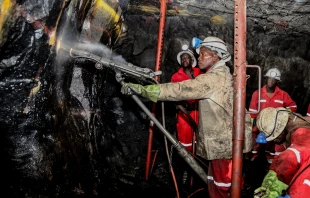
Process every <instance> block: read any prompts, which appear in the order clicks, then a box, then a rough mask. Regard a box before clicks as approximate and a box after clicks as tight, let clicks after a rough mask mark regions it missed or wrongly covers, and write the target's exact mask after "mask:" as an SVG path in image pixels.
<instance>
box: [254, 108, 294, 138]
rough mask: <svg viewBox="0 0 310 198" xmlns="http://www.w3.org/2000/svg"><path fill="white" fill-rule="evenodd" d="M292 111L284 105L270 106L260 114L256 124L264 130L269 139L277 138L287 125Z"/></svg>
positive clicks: (259, 128)
mask: <svg viewBox="0 0 310 198" xmlns="http://www.w3.org/2000/svg"><path fill="white" fill-rule="evenodd" d="M289 114H290V112H289V111H288V110H287V109H286V108H284V107H278V108H273V107H268V108H265V109H263V110H261V112H260V113H259V114H258V116H257V119H256V125H257V128H258V130H259V131H261V132H263V133H264V135H265V136H266V140H267V141H272V140H274V139H276V138H277V137H278V136H279V135H281V133H282V132H283V130H284V128H285V127H286V125H287V121H288V117H289Z"/></svg>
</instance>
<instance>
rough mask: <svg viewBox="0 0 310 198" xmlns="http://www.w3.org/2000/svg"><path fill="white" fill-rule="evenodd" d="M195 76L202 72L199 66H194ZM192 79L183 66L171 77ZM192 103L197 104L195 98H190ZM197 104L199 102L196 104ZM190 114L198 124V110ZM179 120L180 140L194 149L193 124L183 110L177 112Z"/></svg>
mask: <svg viewBox="0 0 310 198" xmlns="http://www.w3.org/2000/svg"><path fill="white" fill-rule="evenodd" d="M193 70H194V77H196V76H198V75H199V74H201V71H200V69H199V68H193ZM189 79H191V78H190V77H189V76H188V75H187V74H186V73H184V71H183V68H180V69H179V70H178V71H177V72H176V73H174V74H173V75H172V77H171V82H181V81H184V80H189ZM187 102H189V103H190V104H191V105H193V106H194V105H195V100H188V101H187ZM196 105H197V104H196ZM190 116H191V117H192V118H193V119H194V120H195V121H196V123H197V124H198V119H199V118H198V110H193V111H191V112H190ZM177 118H178V122H177V125H176V128H177V137H178V140H179V142H180V143H181V144H182V145H183V146H185V148H186V149H187V150H189V151H192V149H193V144H192V142H193V133H194V130H193V128H192V127H191V125H190V124H189V123H188V118H187V117H186V116H185V115H184V113H183V112H182V111H178V113H177Z"/></svg>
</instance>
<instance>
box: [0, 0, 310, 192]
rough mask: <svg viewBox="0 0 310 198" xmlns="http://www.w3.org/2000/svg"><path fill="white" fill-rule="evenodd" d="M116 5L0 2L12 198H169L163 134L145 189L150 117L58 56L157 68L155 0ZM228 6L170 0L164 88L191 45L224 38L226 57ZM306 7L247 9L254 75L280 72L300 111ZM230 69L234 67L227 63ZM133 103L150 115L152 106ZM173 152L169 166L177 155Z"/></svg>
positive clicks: (6, 172) (230, 31) (112, 85)
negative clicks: (81, 54) (79, 54)
mask: <svg viewBox="0 0 310 198" xmlns="http://www.w3.org/2000/svg"><path fill="white" fill-rule="evenodd" d="M118 2H119V4H118V3H117V2H116V1H112V0H96V1H86V0H81V1H78V0H71V1H65V0H49V1H33V0H23V1H17V0H16V1H11V0H3V1H2V2H1V3H0V5H1V10H4V11H2V12H1V13H0V52H1V53H0V60H1V62H0V94H1V97H0V104H1V107H0V131H1V133H0V134H1V137H0V139H1V144H0V145H1V154H2V156H3V160H2V162H3V165H4V168H3V169H2V170H3V174H2V175H3V177H1V178H2V183H4V189H5V192H6V193H9V194H10V195H11V196H10V197H39V196H44V197H111V196H116V197H123V196H128V195H133V196H135V195H137V194H135V193H134V192H136V191H138V192H139V195H140V196H141V194H142V195H143V196H144V195H145V196H148V197H172V196H175V189H174V184H173V182H172V180H171V174H170V172H169V166H168V164H167V156H166V150H165V144H164V136H163V134H162V133H161V132H160V131H159V130H158V129H157V128H156V127H155V128H154V130H155V131H154V139H153V149H154V152H153V155H152V157H154V160H155V161H154V167H152V174H151V177H150V179H149V181H148V182H145V181H144V171H145V160H146V159H145V158H146V150H147V146H148V142H147V141H148V128H149V124H150V121H149V119H148V117H147V116H146V114H145V113H144V112H143V111H142V109H140V108H139V106H138V105H137V104H136V103H135V102H134V101H133V100H132V99H131V98H130V97H125V96H123V95H122V94H121V93H120V85H119V83H117V81H116V80H115V73H114V72H113V71H111V70H108V69H102V70H98V69H96V67H95V63H94V62H93V61H90V60H88V59H83V58H73V57H71V56H70V53H68V51H66V50H62V49H59V48H57V47H59V45H57V43H58V44H59V43H60V44H61V46H64V45H66V46H67V47H72V48H80V49H81V48H82V49H83V50H86V51H89V52H92V53H94V54H96V55H98V56H102V57H105V58H109V59H112V60H113V61H120V62H122V63H126V62H130V63H133V64H134V65H138V66H141V67H147V68H150V69H154V66H155V59H156V48H157V38H158V35H157V33H158V24H159V17H160V12H159V1H151V0H144V1H125V0H122V1H121V0H120V1H118ZM233 3H234V2H233V1H212V0H208V1H197V0H187V1H185V0H184V1H171V3H168V4H167V6H168V7H167V8H168V9H167V19H166V25H165V33H164V45H163V53H162V64H161V70H162V72H163V74H162V76H161V77H160V81H161V82H169V81H170V78H171V75H172V74H173V73H174V72H176V71H177V70H178V68H179V66H178V63H177V61H176V55H177V53H178V52H179V51H180V50H181V46H182V45H183V44H188V45H190V42H191V39H192V38H193V37H198V38H200V39H203V38H205V37H207V36H210V35H212V36H217V37H219V38H222V39H223V40H225V41H226V42H227V45H228V48H229V51H230V52H231V54H233V41H234V25H233V22H234V20H233V19H234V18H233V16H234V10H233V6H234V5H233ZM309 4H310V3H309V2H308V1H301V0H298V1H297V0H296V1H284V2H283V1H267V2H266V1H264V2H261V1H256V0H252V1H247V15H248V17H247V42H246V43H247V62H248V64H250V65H259V66H261V68H262V71H263V73H265V72H266V71H267V70H268V69H269V68H271V67H277V68H279V69H280V71H281V72H282V77H281V84H280V87H281V88H282V89H284V90H285V91H287V92H288V93H289V94H290V95H291V97H292V98H293V99H294V100H295V101H296V103H297V105H298V110H297V111H298V112H299V113H301V114H305V112H306V107H307V106H308V103H309V102H310V88H309V87H310V64H309V61H310V50H309V49H310V47H309V46H310V39H309V34H310V29H309V28H310V27H309V26H308V24H307V23H308V22H309V16H310V15H309V10H310V9H309V6H310V5H309ZM229 66H230V68H231V70H232V69H233V63H232V62H229ZM247 73H248V74H249V75H250V76H251V77H250V79H249V80H248V81H247V106H248V104H249V100H250V98H251V94H252V93H253V91H255V90H256V89H257V86H258V85H257V79H258V76H257V72H256V71H255V70H254V69H248V70H247ZM125 80H126V81H135V80H134V79H129V78H126V79H125ZM138 82H140V81H138ZM142 101H143V102H144V103H145V104H146V106H147V107H149V108H150V109H151V105H152V104H151V103H150V102H149V101H146V100H143V99H142ZM160 107H161V105H160V103H158V105H157V111H156V117H157V118H158V120H160V121H161V120H162V118H164V119H165V123H166V128H167V130H168V131H169V132H171V133H172V134H175V127H174V126H175V122H176V120H175V104H174V103H172V102H171V103H170V102H166V103H165V109H162V108H160ZM163 111H164V113H165V114H164V116H165V117H163V115H162V112H163ZM168 149H169V152H170V148H168ZM173 151H174V150H173ZM172 153H173V159H174V158H175V157H176V156H177V154H176V151H174V152H172ZM156 154H157V155H156ZM179 162H181V163H182V160H181V161H178V163H177V164H176V165H179ZM173 163H176V162H174V161H173ZM177 167H178V166H175V168H176V170H178V168H177ZM177 177H179V176H177ZM180 188H181V187H180ZM183 190H184V189H181V191H182V192H183ZM195 190H197V189H195V188H194V189H191V191H195ZM201 192H203V191H201ZM204 193H206V192H204ZM202 196H204V197H206V195H202Z"/></svg>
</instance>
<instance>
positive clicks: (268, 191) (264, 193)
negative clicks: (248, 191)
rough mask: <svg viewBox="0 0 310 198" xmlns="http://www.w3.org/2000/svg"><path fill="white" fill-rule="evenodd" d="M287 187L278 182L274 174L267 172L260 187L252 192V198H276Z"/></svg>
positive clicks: (270, 171)
mask: <svg viewBox="0 0 310 198" xmlns="http://www.w3.org/2000/svg"><path fill="white" fill-rule="evenodd" d="M287 187H288V186H287V185H286V184H285V183H283V182H281V181H280V180H278V177H277V174H276V172H274V171H272V170H269V172H268V173H267V175H266V176H265V178H264V180H263V183H262V186H261V187H259V188H257V189H256V190H254V198H276V197H277V196H279V195H281V194H282V191H283V190H286V189H287Z"/></svg>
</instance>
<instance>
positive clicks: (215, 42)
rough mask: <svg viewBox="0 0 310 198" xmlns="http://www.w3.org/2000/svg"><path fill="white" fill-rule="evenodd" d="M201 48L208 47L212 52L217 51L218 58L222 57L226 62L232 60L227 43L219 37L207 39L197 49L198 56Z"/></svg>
mask: <svg viewBox="0 0 310 198" xmlns="http://www.w3.org/2000/svg"><path fill="white" fill-rule="evenodd" d="M201 47H206V48H208V49H210V50H212V51H216V52H217V55H218V57H220V58H221V59H222V60H223V61H224V62H227V61H229V60H230V58H231V56H230V54H229V52H228V50H227V46H226V44H225V42H224V41H223V40H221V39H219V38H217V37H213V36H209V37H207V38H205V39H204V40H203V41H202V42H201V43H200V45H199V46H198V47H197V48H196V52H197V53H198V54H199V52H200V48H201Z"/></svg>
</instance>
